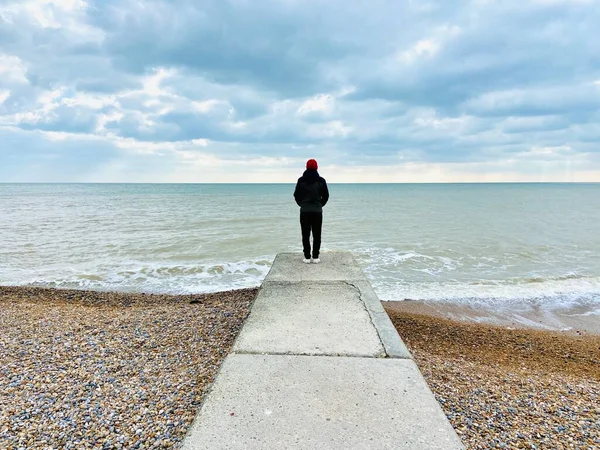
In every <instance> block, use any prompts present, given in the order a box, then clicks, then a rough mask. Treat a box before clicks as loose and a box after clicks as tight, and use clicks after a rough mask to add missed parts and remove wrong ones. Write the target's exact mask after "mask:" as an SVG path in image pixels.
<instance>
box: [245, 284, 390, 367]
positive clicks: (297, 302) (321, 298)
mask: <svg viewBox="0 0 600 450" xmlns="http://www.w3.org/2000/svg"><path fill="white" fill-rule="evenodd" d="M364 283H366V285H365V284H364ZM361 286H364V287H362V288H363V289H364V288H365V287H366V286H369V285H368V282H363V285H361ZM371 292H372V291H371ZM373 295H374V293H373ZM384 314H385V312H384ZM386 317H387V315H386ZM394 331H395V330H394ZM396 336H397V335H396ZM397 341H398V342H400V338H399V337H397ZM233 352H235V353H269V354H296V355H332V356H333V355H344V356H365V357H384V356H386V354H385V351H384V347H383V345H382V342H381V340H380V339H379V335H378V333H377V330H376V328H375V327H374V326H373V323H372V319H371V313H370V312H369V310H368V309H367V308H366V306H365V303H364V301H363V298H362V296H361V292H360V290H359V288H358V287H356V286H353V285H351V284H348V283H346V282H341V281H333V282H329V283H308V282H301V283H292V284H287V283H286V284H281V283H265V284H263V286H262V288H261V290H260V292H259V294H258V296H257V298H256V300H255V301H254V305H253V307H252V312H251V313H250V316H249V317H248V318H247V319H246V322H245V323H244V327H243V329H242V331H241V333H240V335H239V336H238V338H237V340H236V342H235V344H234V347H233Z"/></svg>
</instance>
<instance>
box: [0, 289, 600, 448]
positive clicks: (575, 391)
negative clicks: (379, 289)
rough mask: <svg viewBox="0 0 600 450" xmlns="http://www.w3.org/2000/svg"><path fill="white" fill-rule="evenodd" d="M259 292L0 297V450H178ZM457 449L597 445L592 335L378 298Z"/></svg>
mask: <svg viewBox="0 0 600 450" xmlns="http://www.w3.org/2000/svg"><path fill="white" fill-rule="evenodd" d="M256 293H257V290H256V289H244V290H236V291H226V292H219V293H214V294H204V295H181V296H173V295H150V294H125V293H106V292H91V291H72V290H57V289H39V288H28V287H1V288H0V448H2V449H10V450H16V449H54V448H66V449H69V448H94V449H108V448H134V449H141V448H178V447H179V446H180V443H181V441H182V439H183V438H184V437H185V434H186V432H187V430H188V429H189V427H190V425H191V424H192V421H193V420H194V417H195V415H196V413H197V410H198V408H199V407H200V405H201V403H202V400H203V398H204V396H205V394H206V393H207V392H208V390H209V389H210V386H211V384H212V382H213V380H214V377H215V375H216V373H217V371H218V368H219V366H220V364H221V362H222V361H223V359H224V358H225V356H226V355H227V354H228V353H229V350H230V348H231V345H232V344H233V341H234V339H235V338H236V336H237V334H238V332H239V330H240V329H241V326H242V324H243V321H244V319H245V317H246V316H247V314H248V312H249V308H250V306H251V304H252V301H253V300H254V298H255V296H256ZM383 305H384V307H385V308H386V311H387V312H388V314H389V315H390V317H391V319H392V321H393V323H394V325H395V326H396V328H397V329H398V331H399V333H400V335H401V337H402V338H403V340H404V341H405V342H406V344H407V346H408V347H409V349H410V351H411V352H412V354H413V356H414V358H415V360H416V362H417V364H418V365H419V368H420V369H421V371H422V373H423V375H424V377H425V378H426V380H427V382H428V384H429V386H430V387H431V389H432V391H433V392H434V394H435V396H436V398H437V399H438V401H439V402H440V404H441V406H442V408H443V410H444V412H445V413H446V415H447V417H448V418H449V420H450V421H451V423H452V425H453V426H454V428H455V430H456V431H457V433H458V434H459V436H460V437H461V439H462V441H463V443H464V444H465V446H466V448H467V449H489V448H511V449H512V448H515V449H516V448H526V449H598V448H600V360H599V356H600V336H599V335H596V334H593V333H585V334H576V333H575V334H574V333H571V334H567V333H560V332H551V331H540V330H532V329H523V328H520V329H509V328H507V327H506V326H493V325H484V324H477V323H472V322H465V321H455V320H449V319H447V318H444V317H440V316H435V315H431V314H429V315H427V314H423V313H422V309H419V308H417V307H416V306H418V305H417V304H416V303H415V302H383Z"/></svg>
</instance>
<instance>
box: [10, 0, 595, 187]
mask: <svg viewBox="0 0 600 450" xmlns="http://www.w3.org/2000/svg"><path fill="white" fill-rule="evenodd" d="M598 24H600V0H497V1H494V0H472V1H454V0H443V1H437V2H431V1H428V0H389V1H388V0H369V1H363V0H355V1H348V0H321V1H315V0H214V1H211V0H204V1H202V0H171V1H166V0H146V1H142V0H18V1H12V0H0V182H295V180H296V179H297V178H298V177H299V176H300V175H301V174H302V171H303V170H304V168H305V163H306V160H307V159H309V158H315V159H317V161H318V162H319V172H320V173H321V175H322V176H324V177H325V178H326V179H327V180H328V182H503V181H534V182H539V181H559V182H562V181H579V182H585V181H588V182H589V181H600V26H599V25H598Z"/></svg>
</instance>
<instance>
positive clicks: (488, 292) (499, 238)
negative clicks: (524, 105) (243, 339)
mask: <svg viewBox="0 0 600 450" xmlns="http://www.w3.org/2000/svg"><path fill="white" fill-rule="evenodd" d="M293 190H294V185H293V184H0V285H30V286H43V287H57V288H76V289H92V290H102V291H126V292H146V293H170V294H181V293H204V292H216V291H224V290H231V289H238V288H246V287H255V286H259V285H260V284H261V282H262V280H263V279H264V277H265V275H266V274H267V272H268V271H269V268H270V266H271V263H272V261H273V259H274V257H275V255H276V254H277V253H279V252H297V253H298V263H299V264H301V263H302V262H301V258H302V256H301V250H302V248H301V236H300V223H299V211H298V207H297V205H296V204H295V202H294V199H293V196H292V194H293ZM329 190H330V195H331V197H330V201H329V203H328V204H327V205H326V206H325V208H324V213H323V215H324V219H323V220H324V224H323V244H322V249H323V251H324V253H323V255H322V257H323V260H326V258H327V253H326V252H327V251H331V250H348V251H351V252H352V253H353V254H354V256H355V258H356V260H357V261H358V263H359V265H360V266H361V267H362V269H363V270H364V272H365V273H366V274H367V276H368V278H369V279H370V281H371V284H372V285H373V288H374V290H375V292H376V293H377V294H378V296H379V298H380V299H382V300H405V299H410V300H424V301H429V302H450V303H455V304H467V305H484V306H486V307H491V308H522V307H524V306H525V307H526V306H535V307H542V308H550V309H553V308H567V307H580V308H583V309H584V310H585V311H587V312H586V314H598V315H600V184H593V183H592V184H509V183H507V184H504V183H500V184H330V185H329Z"/></svg>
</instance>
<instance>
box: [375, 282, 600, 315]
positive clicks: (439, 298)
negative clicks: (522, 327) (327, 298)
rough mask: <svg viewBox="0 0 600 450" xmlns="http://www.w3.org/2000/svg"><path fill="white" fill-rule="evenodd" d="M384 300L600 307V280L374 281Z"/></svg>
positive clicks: (489, 304) (482, 304) (497, 305)
mask: <svg viewBox="0 0 600 450" xmlns="http://www.w3.org/2000/svg"><path fill="white" fill-rule="evenodd" d="M372 284H373V288H374V289H375V291H376V292H377V294H378V295H379V297H380V298H381V299H382V300H404V299H411V300H422V301H432V302H449V303H460V304H467V305H473V306H476V305H479V306H488V307H490V306H492V307H502V306H510V307H519V306H523V307H526V306H533V305H535V306H540V307H549V308H553V309H556V308H567V307H573V306H577V305H583V304H585V305H587V306H591V305H598V304H600V277H585V276H581V275H565V276H557V277H549V278H544V279H541V278H540V279H538V278H534V279H533V281H532V278H521V279H516V280H515V279H511V280H478V281H473V282H452V281H448V282H421V283H407V282H402V281H391V280H373V281H372Z"/></svg>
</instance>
